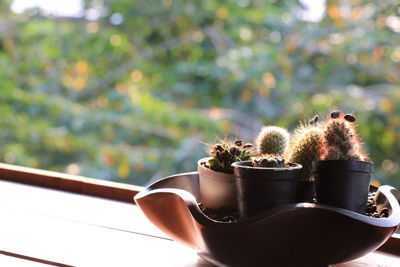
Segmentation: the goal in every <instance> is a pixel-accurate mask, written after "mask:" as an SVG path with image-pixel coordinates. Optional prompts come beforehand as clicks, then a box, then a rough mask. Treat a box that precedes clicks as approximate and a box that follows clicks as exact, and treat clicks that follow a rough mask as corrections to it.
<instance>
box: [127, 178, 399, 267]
mask: <svg viewBox="0 0 400 267" xmlns="http://www.w3.org/2000/svg"><path fill="white" fill-rule="evenodd" d="M370 190H371V191H375V190H376V196H375V201H376V204H377V210H378V211H380V210H382V209H383V208H384V207H386V208H388V209H389V217H387V218H373V217H368V216H364V215H361V214H358V213H355V212H352V211H348V210H344V209H340V208H335V207H331V206H326V205H317V204H310V203H298V204H290V205H284V206H279V207H275V208H272V209H269V210H266V211H264V212H261V213H259V214H257V215H255V216H253V217H250V218H247V219H244V220H241V221H238V222H234V223H224V222H218V221H214V220H212V219H210V218H209V217H207V216H206V215H205V214H204V213H203V212H202V211H201V209H200V207H199V205H198V203H197V200H198V199H199V180H198V174H197V172H193V173H185V174H179V175H174V176H170V177H167V178H163V179H161V180H159V181H157V182H155V183H153V184H152V185H150V186H149V187H147V188H146V189H145V190H143V191H142V192H139V193H138V194H137V195H136V196H135V202H136V203H137V205H138V206H139V207H140V208H141V210H142V211H143V212H144V214H145V215H146V216H147V217H148V218H149V219H150V221H151V222H153V223H154V224H155V225H156V226H157V227H158V228H160V229H161V230H162V231H164V232H165V233H166V234H168V235H169V236H170V237H171V238H172V239H174V240H176V241H178V242H180V243H182V244H184V245H187V246H189V247H191V248H193V249H195V250H196V251H197V252H198V254H199V255H200V256H201V257H203V258H204V259H206V260H207V261H209V262H211V263H213V264H215V265H218V266H260V265H261V266H266V265H278V264H279V265H306V266H318V265H321V266H324V265H329V264H334V263H340V262H345V261H349V260H353V259H356V258H358V257H361V256H363V255H365V254H367V253H369V252H371V251H373V250H375V249H377V248H378V247H380V246H381V245H382V244H383V243H385V241H386V240H387V239H388V238H389V237H390V236H391V235H392V234H393V233H394V232H395V231H396V229H397V227H398V225H399V223H400V207H399V200H400V192H399V191H397V190H396V189H395V188H393V187H390V186H381V187H379V188H378V189H376V188H372V187H371V189H370Z"/></svg>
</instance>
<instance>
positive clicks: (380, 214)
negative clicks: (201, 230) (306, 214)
mask: <svg viewBox="0 0 400 267" xmlns="http://www.w3.org/2000/svg"><path fill="white" fill-rule="evenodd" d="M374 198H375V192H371V193H369V194H368V200H367V205H366V206H365V207H364V210H365V212H364V215H366V216H369V217H374V218H387V217H389V210H388V209H387V208H383V209H382V210H380V211H378V209H377V206H376V202H375V199H374ZM314 200H315V199H314ZM314 200H312V201H310V203H315V201H314ZM198 205H199V207H200V209H201V211H202V212H203V213H204V214H205V215H207V216H208V217H209V218H211V219H213V220H215V221H219V222H226V223H234V222H238V221H240V217H239V211H238V210H237V209H226V208H222V209H218V210H213V209H208V208H206V207H204V205H203V204H202V203H198Z"/></svg>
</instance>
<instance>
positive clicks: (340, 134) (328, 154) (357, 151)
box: [321, 110, 368, 161]
mask: <svg viewBox="0 0 400 267" xmlns="http://www.w3.org/2000/svg"><path fill="white" fill-rule="evenodd" d="M355 120H356V118H355V117H354V116H353V115H352V114H346V115H344V114H343V113H341V112H340V111H338V110H335V111H333V112H331V114H330V116H329V118H328V119H327V120H326V121H325V122H324V124H323V131H324V138H323V144H322V146H321V154H322V159H323V160H362V161H367V160H368V157H367V156H366V155H365V153H364V152H363V150H362V143H361V139H360V137H359V136H358V134H357V132H356V128H355V127H356V126H355V124H354V122H355Z"/></svg>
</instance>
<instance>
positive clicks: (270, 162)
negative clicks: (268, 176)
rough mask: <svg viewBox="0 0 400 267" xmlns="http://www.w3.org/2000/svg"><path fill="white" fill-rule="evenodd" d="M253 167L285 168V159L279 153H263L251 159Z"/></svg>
mask: <svg viewBox="0 0 400 267" xmlns="http://www.w3.org/2000/svg"><path fill="white" fill-rule="evenodd" d="M251 162H252V165H253V167H266V168H285V167H286V163H285V159H284V158H283V157H282V156H280V155H273V154H264V155H261V156H257V157H253V158H252V159H251Z"/></svg>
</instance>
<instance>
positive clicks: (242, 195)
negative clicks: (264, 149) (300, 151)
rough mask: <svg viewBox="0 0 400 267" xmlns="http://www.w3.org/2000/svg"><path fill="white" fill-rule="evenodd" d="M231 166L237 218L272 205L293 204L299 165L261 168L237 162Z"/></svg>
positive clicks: (250, 214)
mask: <svg viewBox="0 0 400 267" xmlns="http://www.w3.org/2000/svg"><path fill="white" fill-rule="evenodd" d="M289 164H291V163H289ZM232 166H233V173H234V174H235V178H236V191H237V194H238V196H237V200H238V207H239V215H240V217H241V218H245V217H249V216H252V215H255V214H257V213H259V212H261V211H264V210H266V209H269V208H272V207H275V206H279V205H285V204H289V203H295V198H296V183H297V180H296V176H298V175H299V173H300V170H301V168H302V166H301V165H300V164H291V166H290V167H287V168H261V167H252V166H251V161H241V162H235V163H233V164H232Z"/></svg>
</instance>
